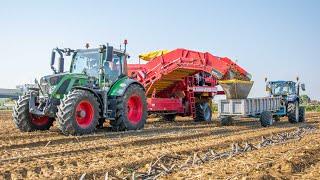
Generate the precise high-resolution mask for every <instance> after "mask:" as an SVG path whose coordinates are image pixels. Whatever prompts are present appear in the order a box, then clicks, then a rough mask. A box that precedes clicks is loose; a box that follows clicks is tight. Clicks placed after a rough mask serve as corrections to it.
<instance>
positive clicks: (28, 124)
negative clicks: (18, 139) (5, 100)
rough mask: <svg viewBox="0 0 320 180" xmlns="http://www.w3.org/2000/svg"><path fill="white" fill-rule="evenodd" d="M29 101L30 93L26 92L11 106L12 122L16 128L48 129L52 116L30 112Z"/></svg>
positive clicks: (26, 130)
mask: <svg viewBox="0 0 320 180" xmlns="http://www.w3.org/2000/svg"><path fill="white" fill-rule="evenodd" d="M29 101H30V93H27V94H25V95H23V96H21V97H20V98H19V100H18V101H17V102H16V105H15V106H14V108H13V114H12V116H13V122H14V123H15V125H16V126H17V128H18V129H19V130H20V131H23V132H30V131H36V130H48V129H50V127H51V126H52V124H53V121H54V118H50V117H48V116H37V115H34V114H31V113H30V112H29Z"/></svg>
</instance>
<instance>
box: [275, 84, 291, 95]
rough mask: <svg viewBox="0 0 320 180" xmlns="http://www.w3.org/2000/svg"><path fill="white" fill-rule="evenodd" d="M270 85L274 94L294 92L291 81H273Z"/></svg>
mask: <svg viewBox="0 0 320 180" xmlns="http://www.w3.org/2000/svg"><path fill="white" fill-rule="evenodd" d="M272 86H273V88H272V91H273V94H274V95H289V94H295V85H294V84H292V83H275V84H273V85H272Z"/></svg>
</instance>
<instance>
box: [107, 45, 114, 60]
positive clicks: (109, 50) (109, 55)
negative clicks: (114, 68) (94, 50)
mask: <svg viewBox="0 0 320 180" xmlns="http://www.w3.org/2000/svg"><path fill="white" fill-rule="evenodd" d="M112 59H113V47H112V46H108V47H107V61H110V62H111V61H112Z"/></svg>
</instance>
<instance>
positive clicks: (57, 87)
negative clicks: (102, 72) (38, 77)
mask: <svg viewBox="0 0 320 180" xmlns="http://www.w3.org/2000/svg"><path fill="white" fill-rule="evenodd" d="M52 78H57V82H56V83H51V82H50V80H51V79H52ZM43 80H44V81H47V82H46V83H47V84H48V89H47V90H49V91H47V92H44V94H46V95H47V96H48V97H50V98H55V99H63V97H64V95H65V94H67V93H68V92H69V91H70V90H71V89H72V88H73V87H76V86H86V85H88V81H89V78H88V76H86V75H85V74H74V73H63V74H57V75H50V76H45V77H43ZM43 91H44V90H43Z"/></svg>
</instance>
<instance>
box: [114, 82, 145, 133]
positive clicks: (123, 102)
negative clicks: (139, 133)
mask: <svg viewBox="0 0 320 180" xmlns="http://www.w3.org/2000/svg"><path fill="white" fill-rule="evenodd" d="M147 117H148V112H147V100H146V95H145V92H144V90H143V89H142V88H141V87H140V86H139V85H137V84H132V85H130V86H129V87H128V88H127V90H126V92H125V93H124V95H123V96H121V97H118V98H117V105H116V118H115V120H113V121H110V124H111V126H112V129H113V130H114V131H125V130H138V129H142V128H143V127H144V124H145V123H146V120H147Z"/></svg>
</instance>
